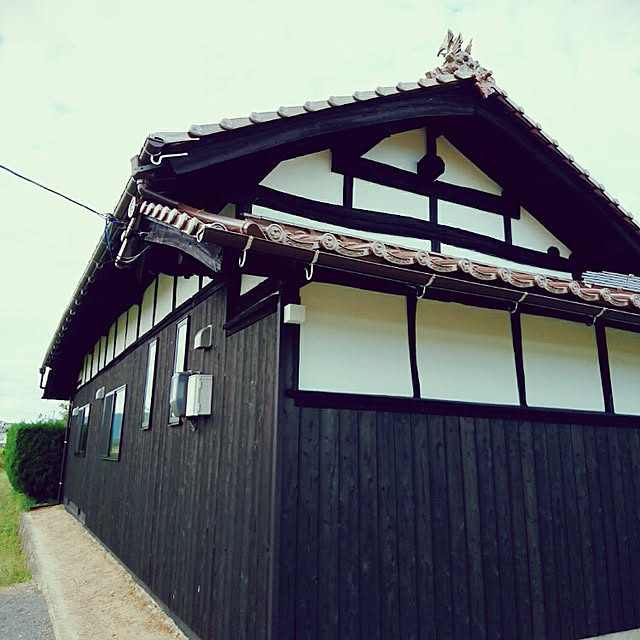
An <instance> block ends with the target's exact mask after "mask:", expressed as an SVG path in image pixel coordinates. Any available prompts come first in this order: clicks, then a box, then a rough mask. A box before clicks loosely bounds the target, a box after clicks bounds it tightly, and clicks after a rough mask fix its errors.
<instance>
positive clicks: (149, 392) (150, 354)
mask: <svg viewBox="0 0 640 640" xmlns="http://www.w3.org/2000/svg"><path fill="white" fill-rule="evenodd" d="M157 351H158V339H157V338H156V339H155V340H152V341H151V342H150V343H149V346H148V347H147V374H146V378H145V382H144V396H143V398H142V422H141V423H140V428H141V429H148V428H149V427H150V426H151V403H152V400H153V383H154V377H155V371H156V353H157Z"/></svg>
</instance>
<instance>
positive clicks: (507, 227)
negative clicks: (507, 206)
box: [502, 216, 513, 245]
mask: <svg viewBox="0 0 640 640" xmlns="http://www.w3.org/2000/svg"><path fill="white" fill-rule="evenodd" d="M502 222H503V226H504V241H505V242H506V243H507V244H511V245H512V244H513V233H512V231H511V218H509V217H508V216H504V218H503V219H502Z"/></svg>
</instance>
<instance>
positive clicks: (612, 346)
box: [606, 327, 640, 415]
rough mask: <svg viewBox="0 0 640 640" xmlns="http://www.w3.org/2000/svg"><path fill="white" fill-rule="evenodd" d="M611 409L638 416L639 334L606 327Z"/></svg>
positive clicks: (639, 399) (639, 381)
mask: <svg viewBox="0 0 640 640" xmlns="http://www.w3.org/2000/svg"><path fill="white" fill-rule="evenodd" d="M606 335H607V351H608V353H609V368H610V370H611V387H612V390H613V407H614V410H615V412H616V413H629V414H633V415H640V384H639V383H640V334H638V333H632V332H631V331H622V330H620V329H612V328H610V327H607V329H606Z"/></svg>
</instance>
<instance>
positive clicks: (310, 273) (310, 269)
mask: <svg viewBox="0 0 640 640" xmlns="http://www.w3.org/2000/svg"><path fill="white" fill-rule="evenodd" d="M319 255H320V251H319V250H317V249H316V252H315V253H314V254H313V259H312V260H311V262H310V263H309V266H308V267H305V268H304V275H305V276H306V278H307V282H311V279H312V278H313V265H314V264H315V263H316V262H318V256H319Z"/></svg>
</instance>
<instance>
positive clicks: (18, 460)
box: [4, 422, 65, 500]
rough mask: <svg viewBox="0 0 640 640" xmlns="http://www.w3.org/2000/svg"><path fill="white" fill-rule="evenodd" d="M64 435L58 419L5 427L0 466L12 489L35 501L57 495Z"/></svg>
mask: <svg viewBox="0 0 640 640" xmlns="http://www.w3.org/2000/svg"><path fill="white" fill-rule="evenodd" d="M64 434H65V427H64V424H63V423H62V422H36V423H33V424H27V423H22V424H14V425H12V426H11V427H10V428H9V431H7V443H6V445H5V449H4V468H5V472H6V474H7V477H8V478H9V482H10V483H11V484H12V485H13V488H14V489H15V490H16V491H20V492H21V493H24V494H26V495H28V496H31V497H32V498H35V499H36V500H53V499H55V498H56V497H57V495H58V482H59V481H60V465H61V464H62V450H63V447H64Z"/></svg>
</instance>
